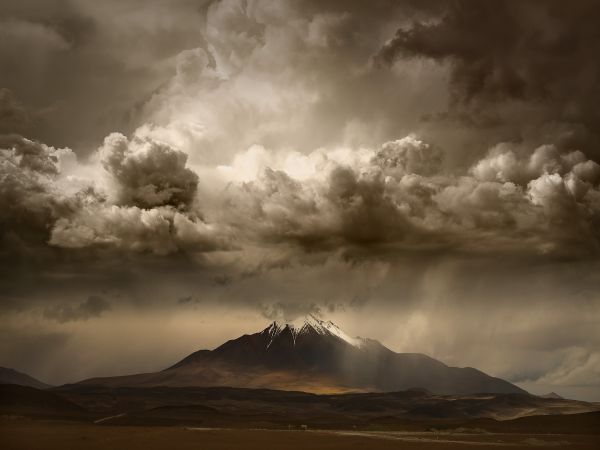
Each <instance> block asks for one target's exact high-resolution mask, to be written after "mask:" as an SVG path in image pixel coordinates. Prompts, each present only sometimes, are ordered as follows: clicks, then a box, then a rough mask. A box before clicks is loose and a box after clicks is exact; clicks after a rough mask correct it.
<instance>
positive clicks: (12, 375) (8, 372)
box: [0, 367, 50, 389]
mask: <svg viewBox="0 0 600 450" xmlns="http://www.w3.org/2000/svg"><path fill="white" fill-rule="evenodd" d="M0 384H19V385H21V386H29V387H33V388H36V389H47V388H49V387H50V385H49V384H46V383H42V382H41V381H39V380H36V379H35V378H33V377H30V376H29V375H27V374H25V373H22V372H19V371H17V370H14V369H9V368H8V367H0Z"/></svg>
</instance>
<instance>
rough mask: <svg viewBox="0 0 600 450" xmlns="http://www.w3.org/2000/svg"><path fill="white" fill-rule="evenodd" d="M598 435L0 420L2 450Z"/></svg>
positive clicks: (472, 441)
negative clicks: (188, 426)
mask: <svg viewBox="0 0 600 450" xmlns="http://www.w3.org/2000/svg"><path fill="white" fill-rule="evenodd" d="M599 445H600V436H598V435H582V434H531V433H495V432H494V433H490V432H485V431H483V430H453V431H444V432H440V431H430V432H407V431H349V430H345V431H318V430H308V431H298V430H292V431H287V430H232V429H190V428H186V427H175V426H173V427H142V426H140V427H130V426H99V425H93V424H82V423H67V422H49V421H33V420H23V419H2V420H0V448H2V449H3V450H23V449H27V450H67V449H68V450H71V449H73V450H76V449H86V450H96V449H98V450H100V449H103V450H104V449H111V450H121V449H122V450H135V449H143V450H153V449H169V450H170V449H181V450H187V449H210V450H219V449H261V450H265V449H272V448H283V449H290V450H293V449H354V448H356V449H440V450H442V449H458V448H468V449H478V448H482V449H484V448H485V449H490V448H508V449H532V448H536V447H537V448H539V447H554V448H569V449H580V448H581V449H594V448H598V446H599Z"/></svg>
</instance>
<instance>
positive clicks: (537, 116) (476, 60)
mask: <svg viewBox="0 0 600 450" xmlns="http://www.w3.org/2000/svg"><path fill="white" fill-rule="evenodd" d="M444 6H445V8H444V11H443V12H442V13H441V14H440V15H439V16H438V17H436V18H434V19H431V18H430V19H429V20H423V21H414V22H412V23H411V24H409V25H408V26H403V27H401V28H399V29H398V30H397V32H396V35H395V36H394V37H393V38H392V39H391V40H390V41H389V42H388V43H387V44H386V45H385V46H384V47H383V48H382V50H381V51H380V52H379V54H378V59H379V60H380V61H384V62H386V63H388V64H392V63H393V62H394V61H400V60H404V59H405V58H431V59H433V60H436V61H440V62H444V63H447V64H448V65H449V67H450V74H451V78H450V83H451V89H452V91H451V92H452V101H453V105H452V108H453V109H452V111H453V112H454V113H455V114H457V115H458V116H463V117H464V115H465V114H466V115H468V120H469V121H470V122H471V123H473V124H479V125H484V126H495V127H502V126H506V124H507V123H508V124H512V125H514V126H513V127H511V128H512V129H513V130H518V131H517V136H520V137H521V138H526V137H527V128H528V126H529V127H530V126H531V124H530V125H527V126H526V125H524V124H523V120H528V121H529V122H532V123H533V125H534V126H535V127H536V135H537V136H536V138H538V139H539V138H548V137H551V138H552V139H553V140H554V141H555V143H556V144H561V145H564V146H566V147H571V148H573V147H582V148H581V149H582V150H585V151H587V152H589V154H590V155H594V156H596V157H598V156H599V153H598V150H597V146H598V143H599V142H600V140H599V139H598V138H599V135H598V133H597V127H596V125H595V124H597V123H598V120H599V119H600V115H599V114H598V108H597V107H596V105H597V103H598V101H599V100H600V88H599V85H598V82H597V80H598V71H599V70H600V66H599V63H598V59H597V58H596V57H595V55H596V54H597V53H598V52H599V51H600V32H599V31H598V27H597V23H598V21H599V20H600V10H599V9H598V5H597V2H595V1H587V0H583V1H578V2H575V3H572V4H567V3H565V2H562V1H556V0H551V1H538V0H528V1H523V2H511V1H470V0H461V1H455V2H447V3H445V5H444ZM519 125H520V130H519ZM496 133H497V131H496ZM538 142H539V141H538ZM540 143H541V142H540Z"/></svg>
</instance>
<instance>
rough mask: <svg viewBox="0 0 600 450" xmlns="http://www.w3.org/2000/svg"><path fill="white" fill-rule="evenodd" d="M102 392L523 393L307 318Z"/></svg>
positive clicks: (115, 380) (114, 381)
mask: <svg viewBox="0 0 600 450" xmlns="http://www.w3.org/2000/svg"><path fill="white" fill-rule="evenodd" d="M81 384H87V385H100V386H113V387H118V386H132V387H135V386H137V387H149V386H232V387H249V388H270V389H281V390H298V391H306V392H314V393H341V392H367V391H373V392H377V391H379V392H381V391H384V392H385V391H401V390H406V389H411V388H422V389H426V390H428V391H431V392H433V393H437V394H474V393H483V392H485V393H521V394H526V392H525V391H524V390H522V389H520V388H519V387H517V386H515V385H513V384H511V383H509V382H507V381H504V380H501V379H499V378H494V377H491V376H489V375H486V374H485V373H483V372H481V371H479V370H477V369H473V368H471V367H466V368H458V367H450V366H447V365H445V364H444V363H442V362H440V361H437V360H435V359H433V358H430V357H429V356H426V355H423V354H420V353H395V352H393V351H392V350H390V349H388V348H387V347H385V346H383V345H382V344H381V343H379V342H378V341H375V340H372V339H365V338H354V337H350V336H348V335H347V334H346V333H344V332H343V331H342V330H341V329H340V328H339V327H337V326H336V325H335V324H333V323H332V322H326V321H323V320H320V319H318V318H316V317H314V316H313V315H308V316H306V317H304V318H303V319H301V320H299V321H295V322H291V323H290V322H286V323H279V322H273V323H271V324H270V325H269V326H268V327H267V328H265V329H264V330H262V331H260V332H258V333H254V334H250V335H243V336H241V337H239V338H237V339H234V340H231V341H228V342H226V343H224V344H223V345H221V346H220V347H218V348H216V349H215V350H212V351H210V350H200V351H197V352H195V353H192V354H191V355H189V356H188V357H186V358H184V359H183V360H181V361H179V362H178V363H177V364H175V365H173V366H171V367H169V368H167V369H165V370H163V371H161V372H156V373H147V374H138V375H128V376H121V377H109V378H94V379H90V380H85V381H82V382H81Z"/></svg>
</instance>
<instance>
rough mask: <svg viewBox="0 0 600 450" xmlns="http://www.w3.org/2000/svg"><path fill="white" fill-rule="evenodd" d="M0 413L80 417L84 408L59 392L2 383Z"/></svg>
mask: <svg viewBox="0 0 600 450" xmlns="http://www.w3.org/2000/svg"><path fill="white" fill-rule="evenodd" d="M0 414H2V415H6V414H10V415H19V416H26V417H33V418H79V417H81V416H83V415H85V414H86V411H85V409H84V408H82V407H81V406H79V405H76V404H75V403H73V402H71V401H70V400H68V399H65V398H63V397H61V396H60V395H58V394H55V393H52V392H48V391H47V390H40V389H36V388H32V387H29V386H19V385H16V384H0Z"/></svg>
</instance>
